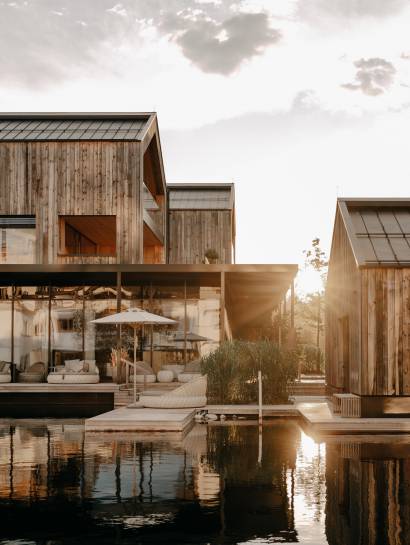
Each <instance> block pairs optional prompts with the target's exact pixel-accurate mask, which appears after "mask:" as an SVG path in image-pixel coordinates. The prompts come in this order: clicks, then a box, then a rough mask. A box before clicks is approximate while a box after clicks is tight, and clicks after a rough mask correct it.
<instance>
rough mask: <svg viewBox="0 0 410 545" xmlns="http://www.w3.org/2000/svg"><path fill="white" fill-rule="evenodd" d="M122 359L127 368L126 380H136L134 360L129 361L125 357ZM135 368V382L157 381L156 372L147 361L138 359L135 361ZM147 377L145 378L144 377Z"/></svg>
mask: <svg viewBox="0 0 410 545" xmlns="http://www.w3.org/2000/svg"><path fill="white" fill-rule="evenodd" d="M121 361H122V362H123V363H125V368H126V373H125V376H126V382H127V383H128V382H133V381H134V362H132V361H129V360H127V359H125V358H122V359H121ZM135 370H136V376H135V382H137V383H138V384H144V383H145V384H149V383H153V382H156V380H157V376H156V374H155V373H154V371H153V369H152V367H151V366H150V365H149V363H147V362H145V361H137V362H136V363H135ZM144 377H145V379H144Z"/></svg>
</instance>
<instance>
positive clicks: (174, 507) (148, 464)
mask: <svg viewBox="0 0 410 545" xmlns="http://www.w3.org/2000/svg"><path fill="white" fill-rule="evenodd" d="M14 423H15V424H16V425H9V424H7V425H6V424H3V425H2V426H1V427H0V454H1V456H0V510H1V513H2V528H1V536H2V539H3V540H10V541H18V540H21V541H26V540H31V541H36V542H37V541H38V542H44V543H46V542H48V540H50V539H51V538H52V540H53V542H57V541H58V542H60V540H62V541H64V540H67V541H71V540H72V541H73V542H76V541H77V540H78V538H79V536H80V535H81V536H83V535H87V540H88V542H89V543H91V544H94V543H95V544H97V543H101V542H106V543H115V542H116V543H139V542H140V543H147V542H150V543H182V542H185V543H232V542H234V543H237V542H239V543H240V542H247V541H248V540H250V539H255V538H261V539H269V540H272V539H273V538H275V539H276V538H277V540H278V541H279V539H280V540H281V542H282V541H286V542H294V541H297V534H296V530H295V528H294V522H293V498H292V494H293V491H292V489H289V488H288V487H286V482H285V481H286V474H287V473H289V471H291V470H293V469H294V465H295V456H296V443H297V440H298V434H299V430H298V428H297V427H296V426H295V425H293V423H287V424H280V425H276V424H275V425H274V426H272V427H271V426H269V425H267V426H264V432H263V433H264V445H265V446H264V448H263V459H262V463H261V464H258V429H257V427H256V426H255V425H252V426H250V427H249V426H247V427H245V426H243V427H240V428H234V427H231V428H230V429H227V428H225V429H223V428H216V427H214V428H213V429H209V428H208V427H207V426H202V425H199V426H196V427H194V428H193V429H192V431H191V432H190V433H189V435H188V436H187V437H185V439H184V440H183V441H182V442H181V441H178V440H176V439H175V438H173V439H172V438H171V439H169V438H167V439H164V438H162V439H161V440H160V441H152V436H149V435H148V434H147V436H146V437H144V438H142V437H141V436H140V435H138V437H136V436H134V435H133V434H127V433H123V434H117V433H102V434H91V435H85V434H84V429H83V426H82V424H81V422H80V421H78V422H77V423H76V422H67V421H65V422H61V423H59V422H58V421H50V420H43V421H41V422H39V421H37V422H35V421H33V422H31V423H27V421H26V422H25V423H22V422H20V423H17V422H16V421H14ZM227 438H229V439H231V440H232V442H231V446H230V448H229V449H228V452H227V456H226V457H224V456H223V452H222V450H221V448H222V447H223V445H224V443H225V441H226V439H227ZM45 500H46V501H45Z"/></svg>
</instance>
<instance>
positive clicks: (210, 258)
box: [205, 248, 219, 264]
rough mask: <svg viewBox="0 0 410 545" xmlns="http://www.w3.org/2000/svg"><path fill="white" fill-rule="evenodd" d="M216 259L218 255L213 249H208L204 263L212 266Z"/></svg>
mask: <svg viewBox="0 0 410 545" xmlns="http://www.w3.org/2000/svg"><path fill="white" fill-rule="evenodd" d="M218 259H219V254H218V252H217V251H216V250H214V249H213V248H209V249H208V250H207V251H206V252H205V263H210V264H213V263H216V262H217V261H218Z"/></svg>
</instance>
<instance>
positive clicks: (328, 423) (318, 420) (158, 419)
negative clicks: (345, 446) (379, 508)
mask: <svg viewBox="0 0 410 545" xmlns="http://www.w3.org/2000/svg"><path fill="white" fill-rule="evenodd" d="M199 410H201V411H204V410H205V411H206V412H207V413H208V414H214V415H217V416H220V415H222V414H223V415H225V416H232V415H236V416H238V417H245V418H246V417H256V416H257V415H258V412H259V408H258V405H207V406H206V407H203V408H201V409H147V408H137V407H123V408H120V409H115V410H113V411H109V412H106V413H103V414H100V415H98V416H94V417H93V418H88V419H86V421H85V430H86V431H87V432H113V431H123V432H125V431H129V432H153V433H157V432H158V433H160V432H178V433H180V434H185V433H186V432H187V431H189V429H190V428H191V427H192V425H193V423H194V421H195V414H196V413H197V412H198V411H199ZM262 414H263V417H264V418H275V417H276V418H298V419H299V420H302V422H303V424H304V426H305V427H306V428H307V431H309V432H310V433H312V434H314V435H316V434H317V435H321V436H323V435H337V434H343V435H346V434H353V435H354V434H373V435H375V434H404V433H407V434H410V418H343V417H341V416H339V415H335V414H333V413H332V411H331V408H330V404H329V402H328V401H326V399H325V398H323V397H319V396H318V397H317V398H311V397H310V398H309V397H297V396H295V398H294V403H293V404H287V405H263V408H262Z"/></svg>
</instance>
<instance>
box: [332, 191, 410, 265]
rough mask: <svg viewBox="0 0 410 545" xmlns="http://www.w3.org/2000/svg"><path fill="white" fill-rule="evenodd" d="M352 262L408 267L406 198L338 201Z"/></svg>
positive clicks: (409, 227)
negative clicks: (353, 258) (351, 253)
mask: <svg viewBox="0 0 410 545" xmlns="http://www.w3.org/2000/svg"><path fill="white" fill-rule="evenodd" d="M338 209H339V211H340V214H341V216H342V220H343V222H344V225H345V228H346V231H347V234H348V237H349V240H350V244H351V247H352V250H353V254H354V257H355V259H356V263H357V265H358V266H359V267H365V266H375V265H382V266H393V267H394V266H410V198H409V199H346V198H343V199H338Z"/></svg>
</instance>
